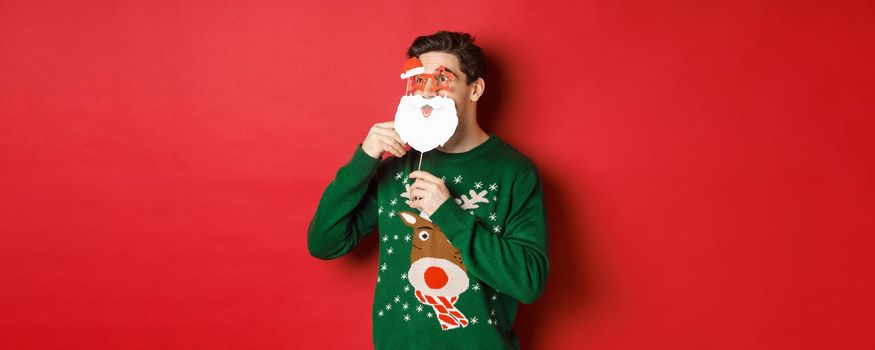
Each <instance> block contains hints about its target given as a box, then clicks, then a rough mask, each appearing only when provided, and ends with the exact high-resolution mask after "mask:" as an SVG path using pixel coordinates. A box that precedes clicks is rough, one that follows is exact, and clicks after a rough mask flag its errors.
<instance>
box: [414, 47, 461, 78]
mask: <svg viewBox="0 0 875 350" xmlns="http://www.w3.org/2000/svg"><path fill="white" fill-rule="evenodd" d="M419 60H420V61H421V62H422V65H423V67H424V68H425V72H426V73H434V72H436V71H437V70H438V68H440V66H444V68H445V69H446V70H448V71H450V72H451V73H453V74H456V75H461V74H462V72H461V70H460V69H459V59H458V58H457V57H456V55H453V54H451V53H446V52H426V53H424V54H422V55H419Z"/></svg>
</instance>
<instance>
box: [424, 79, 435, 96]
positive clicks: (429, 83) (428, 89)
mask: <svg viewBox="0 0 875 350" xmlns="http://www.w3.org/2000/svg"><path fill="white" fill-rule="evenodd" d="M434 84H435V81H434V79H427V80H426V81H425V88H424V89H422V97H425V98H432V97H435V96H437V94H436V93H435V88H434V87H435V85H434Z"/></svg>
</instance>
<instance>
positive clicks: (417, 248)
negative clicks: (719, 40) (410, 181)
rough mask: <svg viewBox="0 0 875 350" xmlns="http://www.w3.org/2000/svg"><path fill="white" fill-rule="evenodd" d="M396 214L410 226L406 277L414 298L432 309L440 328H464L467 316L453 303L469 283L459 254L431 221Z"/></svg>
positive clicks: (404, 213) (405, 213) (404, 214)
mask: <svg viewBox="0 0 875 350" xmlns="http://www.w3.org/2000/svg"><path fill="white" fill-rule="evenodd" d="M398 217H399V218H401V220H402V221H403V222H404V224H405V225H407V226H409V227H411V228H413V239H412V241H413V242H412V243H413V244H412V247H411V249H410V270H409V271H408V272H407V279H408V280H409V281H410V284H411V285H413V287H414V288H415V294H416V298H417V299H419V302H420V303H423V304H425V305H430V306H431V307H432V308H434V310H435V314H436V315H437V319H438V322H439V323H440V326H441V329H443V330H449V329H454V328H459V327H467V326H468V319H467V318H466V317H465V315H463V314H462V312H461V311H459V310H457V309H456V307H455V306H454V305H455V304H456V301H458V300H459V295H460V294H462V293H464V292H465V291H466V290H468V284H469V282H468V269H467V268H466V267H465V264H464V263H462V253H461V252H460V251H459V249H457V248H456V247H454V246H453V244H452V243H450V241H449V240H448V239H447V236H446V235H444V233H443V232H442V231H441V230H440V228H438V227H437V226H436V225H435V224H434V223H432V222H431V221H428V220H426V219H424V218H422V217H421V216H419V215H417V214H413V213H411V212H406V211H402V212H399V213H398Z"/></svg>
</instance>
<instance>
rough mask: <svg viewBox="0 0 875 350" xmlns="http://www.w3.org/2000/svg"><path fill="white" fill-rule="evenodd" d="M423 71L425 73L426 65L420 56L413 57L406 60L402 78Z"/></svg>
mask: <svg viewBox="0 0 875 350" xmlns="http://www.w3.org/2000/svg"><path fill="white" fill-rule="evenodd" d="M422 73H425V67H423V66H422V61H420V60H419V58H416V57H411V58H410V59H409V60H407V62H404V73H401V79H407V78H410V77H412V76H414V75H417V74H422Z"/></svg>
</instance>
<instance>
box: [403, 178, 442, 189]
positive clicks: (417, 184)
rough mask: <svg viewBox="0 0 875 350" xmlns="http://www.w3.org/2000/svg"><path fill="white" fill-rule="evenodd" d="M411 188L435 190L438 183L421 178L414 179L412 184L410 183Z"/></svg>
mask: <svg viewBox="0 0 875 350" xmlns="http://www.w3.org/2000/svg"><path fill="white" fill-rule="evenodd" d="M410 187H411V188H421V189H423V190H436V189H437V188H438V184H436V183H434V182H428V181H426V180H423V179H416V181H413V184H412V185H410Z"/></svg>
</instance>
